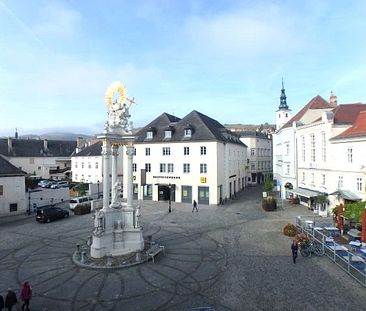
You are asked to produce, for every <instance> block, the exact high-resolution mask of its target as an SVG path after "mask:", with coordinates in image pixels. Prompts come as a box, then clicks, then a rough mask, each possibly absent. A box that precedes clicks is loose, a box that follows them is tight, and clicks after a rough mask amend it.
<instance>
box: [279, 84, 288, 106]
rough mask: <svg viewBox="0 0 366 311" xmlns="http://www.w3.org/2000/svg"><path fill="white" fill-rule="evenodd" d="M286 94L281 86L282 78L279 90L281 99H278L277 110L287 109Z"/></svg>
mask: <svg viewBox="0 0 366 311" xmlns="http://www.w3.org/2000/svg"><path fill="white" fill-rule="evenodd" d="M286 98H287V97H286V93H285V87H284V84H283V78H282V89H281V97H280V106H279V107H278V109H279V110H281V109H288V105H287V101H286Z"/></svg>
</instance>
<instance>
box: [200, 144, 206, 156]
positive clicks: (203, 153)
mask: <svg viewBox="0 0 366 311" xmlns="http://www.w3.org/2000/svg"><path fill="white" fill-rule="evenodd" d="M205 154H206V147H205V146H201V155H205Z"/></svg>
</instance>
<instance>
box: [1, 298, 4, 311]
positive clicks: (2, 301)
mask: <svg viewBox="0 0 366 311" xmlns="http://www.w3.org/2000/svg"><path fill="white" fill-rule="evenodd" d="M3 308H4V298H3V296H1V295H0V311H3Z"/></svg>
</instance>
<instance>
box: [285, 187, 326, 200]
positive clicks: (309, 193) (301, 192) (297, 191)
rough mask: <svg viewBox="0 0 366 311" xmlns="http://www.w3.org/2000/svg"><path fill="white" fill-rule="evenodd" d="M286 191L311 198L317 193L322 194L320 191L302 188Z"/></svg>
mask: <svg viewBox="0 0 366 311" xmlns="http://www.w3.org/2000/svg"><path fill="white" fill-rule="evenodd" d="M288 192H292V193H293V194H297V195H300V196H302V197H305V198H313V197H317V196H318V195H321V194H322V193H321V192H318V191H313V190H309V189H304V188H295V189H292V190H288Z"/></svg>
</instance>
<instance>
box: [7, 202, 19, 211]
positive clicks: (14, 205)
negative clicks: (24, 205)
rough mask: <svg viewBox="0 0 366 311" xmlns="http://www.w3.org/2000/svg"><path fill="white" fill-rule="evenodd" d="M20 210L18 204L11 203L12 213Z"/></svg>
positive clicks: (10, 209)
mask: <svg viewBox="0 0 366 311" xmlns="http://www.w3.org/2000/svg"><path fill="white" fill-rule="evenodd" d="M17 210H18V204H17V203H10V204H9V211H10V212H16V211H17Z"/></svg>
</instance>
